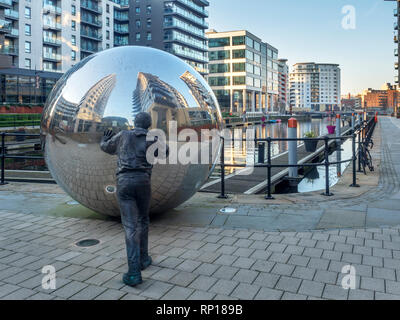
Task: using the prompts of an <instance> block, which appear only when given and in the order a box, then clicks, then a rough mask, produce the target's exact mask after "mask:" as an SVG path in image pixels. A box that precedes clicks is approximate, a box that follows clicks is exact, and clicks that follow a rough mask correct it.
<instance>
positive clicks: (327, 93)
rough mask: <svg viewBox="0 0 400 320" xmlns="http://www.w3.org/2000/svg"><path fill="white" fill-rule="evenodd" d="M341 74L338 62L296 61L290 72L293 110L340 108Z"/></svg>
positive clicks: (331, 109)
mask: <svg viewBox="0 0 400 320" xmlns="http://www.w3.org/2000/svg"><path fill="white" fill-rule="evenodd" d="M340 90H341V74H340V68H339V65H338V64H328V63H314V62H306V63H297V64H295V65H294V66H293V71H292V72H291V73H290V107H291V108H292V110H293V111H336V110H340V96H341V94H340Z"/></svg>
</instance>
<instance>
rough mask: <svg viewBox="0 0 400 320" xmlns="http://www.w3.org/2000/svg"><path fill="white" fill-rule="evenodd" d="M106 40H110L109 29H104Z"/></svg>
mask: <svg viewBox="0 0 400 320" xmlns="http://www.w3.org/2000/svg"><path fill="white" fill-rule="evenodd" d="M106 40H110V31H108V30H107V31H106Z"/></svg>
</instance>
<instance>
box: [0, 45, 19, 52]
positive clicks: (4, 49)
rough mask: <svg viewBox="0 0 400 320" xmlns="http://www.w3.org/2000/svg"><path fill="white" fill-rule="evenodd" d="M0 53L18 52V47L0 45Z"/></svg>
mask: <svg viewBox="0 0 400 320" xmlns="http://www.w3.org/2000/svg"><path fill="white" fill-rule="evenodd" d="M0 53H2V54H18V48H17V47H15V46H6V45H4V46H2V47H1V48H0Z"/></svg>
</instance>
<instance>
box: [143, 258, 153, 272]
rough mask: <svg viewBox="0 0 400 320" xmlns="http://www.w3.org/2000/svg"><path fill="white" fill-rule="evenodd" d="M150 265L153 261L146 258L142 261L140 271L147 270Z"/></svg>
mask: <svg viewBox="0 0 400 320" xmlns="http://www.w3.org/2000/svg"><path fill="white" fill-rule="evenodd" d="M152 263H153V259H151V257H150V256H147V258H146V259H144V260H143V262H142V264H141V269H142V270H145V269H147V267H149V266H150V265H151V264H152Z"/></svg>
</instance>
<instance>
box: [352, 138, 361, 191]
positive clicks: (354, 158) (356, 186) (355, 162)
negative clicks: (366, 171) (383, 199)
mask: <svg viewBox="0 0 400 320" xmlns="http://www.w3.org/2000/svg"><path fill="white" fill-rule="evenodd" d="M352 151H353V183H352V184H351V185H350V187H353V188H359V187H360V185H358V184H357V172H356V166H357V156H356V134H355V133H354V132H353V136H352Z"/></svg>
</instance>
